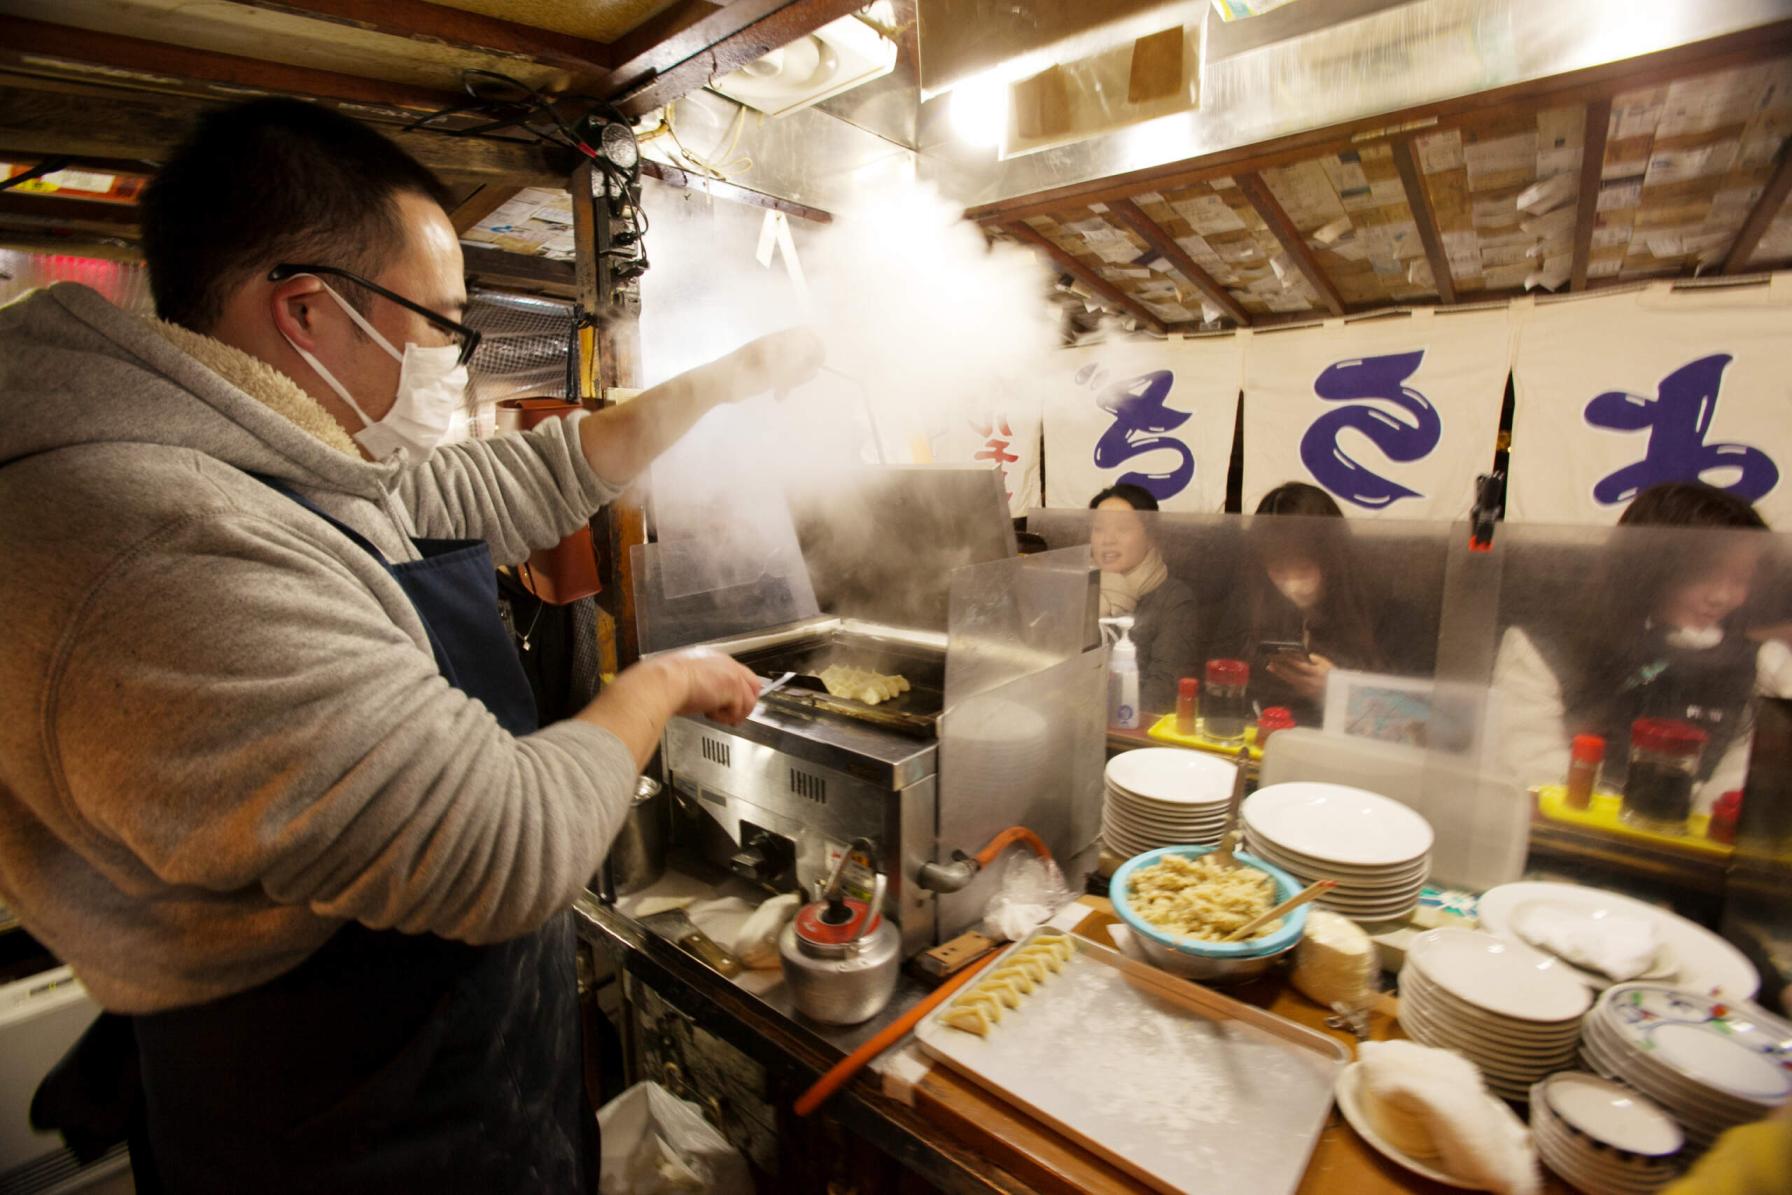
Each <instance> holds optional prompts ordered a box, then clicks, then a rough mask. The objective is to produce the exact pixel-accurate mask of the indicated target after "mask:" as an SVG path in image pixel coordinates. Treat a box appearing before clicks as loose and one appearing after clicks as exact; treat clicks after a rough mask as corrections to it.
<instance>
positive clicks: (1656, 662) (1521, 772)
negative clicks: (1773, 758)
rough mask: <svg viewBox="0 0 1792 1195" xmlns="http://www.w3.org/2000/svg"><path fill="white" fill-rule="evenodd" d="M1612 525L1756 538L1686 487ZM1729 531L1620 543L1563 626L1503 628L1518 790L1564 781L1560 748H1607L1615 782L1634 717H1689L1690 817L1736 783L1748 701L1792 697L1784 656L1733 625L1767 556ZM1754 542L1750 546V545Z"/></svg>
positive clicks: (1509, 755) (1509, 748)
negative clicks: (1597, 743) (1693, 784)
mask: <svg viewBox="0 0 1792 1195" xmlns="http://www.w3.org/2000/svg"><path fill="white" fill-rule="evenodd" d="M1618 525H1619V526H1620V527H1706V528H1711V529H1713V530H1716V531H1720V532H1734V531H1738V530H1743V531H1764V530H1766V528H1767V524H1766V523H1765V522H1764V521H1763V520H1762V519H1761V516H1760V515H1759V514H1757V513H1755V510H1754V508H1753V507H1752V506H1750V505H1749V504H1748V503H1746V502H1744V501H1742V500H1741V499H1740V498H1736V497H1733V496H1731V495H1730V494H1727V493H1725V492H1724V491H1722V490H1719V489H1715V488H1713V487H1711V486H1708V485H1703V484H1699V483H1696V482H1674V483H1670V484H1666V485H1658V486H1653V487H1651V488H1650V489H1647V490H1645V491H1643V492H1642V493H1641V494H1639V495H1638V496H1637V497H1636V499H1635V501H1633V502H1632V503H1631V504H1630V506H1629V507H1628V508H1627V509H1626V510H1625V511H1624V514H1623V516H1622V517H1620V518H1619V520H1618ZM1742 538H1743V537H1738V536H1737V535H1735V534H1718V535H1714V536H1710V537H1699V538H1696V539H1692V540H1690V542H1686V543H1684V544H1682V543H1681V541H1680V540H1679V539H1678V538H1676V539H1675V540H1671V541H1670V540H1668V539H1667V537H1662V539H1661V540H1659V541H1657V540H1653V539H1651V540H1648V541H1645V542H1640V543H1639V542H1637V540H1636V539H1626V540H1620V541H1619V542H1618V543H1616V544H1615V545H1614V547H1613V549H1612V550H1611V551H1609V552H1608V553H1607V556H1606V559H1605V561H1604V562H1603V564H1602V565H1601V567H1600V569H1599V570H1598V572H1597V574H1596V575H1595V577H1594V578H1593V582H1592V584H1591V585H1589V587H1588V589H1587V595H1588V601H1589V602H1590V603H1591V608H1590V609H1587V610H1584V611H1582V612H1580V615H1579V616H1578V617H1577V618H1576V619H1574V620H1573V621H1572V623H1570V624H1567V625H1559V626H1555V627H1550V626H1545V625H1541V624H1539V625H1533V626H1530V627H1525V628H1519V627H1513V628H1511V629H1510V630H1508V631H1507V632H1506V634H1505V636H1504V638H1503V639H1502V641H1501V643H1500V651H1499V657H1498V659H1497V660H1496V661H1495V664H1494V687H1495V689H1496V690H1497V691H1498V692H1499V694H1500V707H1499V708H1500V721H1501V727H1502V734H1501V740H1500V749H1501V752H1502V754H1503V755H1504V757H1505V759H1506V762H1507V764H1508V766H1509V767H1511V768H1512V770H1513V772H1514V773H1515V774H1516V776H1517V777H1518V779H1520V780H1521V781H1522V782H1523V783H1525V784H1526V785H1542V784H1560V783H1562V781H1563V778H1564V777H1565V776H1566V775H1567V771H1568V749H1569V742H1570V740H1571V739H1572V738H1573V737H1574V736H1575V735H1578V734H1595V735H1599V736H1600V737H1601V738H1603V739H1604V740H1605V744H1606V746H1605V773H1604V774H1605V779H1606V780H1607V781H1608V782H1610V783H1612V784H1613V785H1615V786H1618V787H1622V784H1623V779H1624V774H1625V765H1626V763H1627V759H1628V755H1629V750H1630V727H1631V724H1632V723H1633V722H1634V721H1635V720H1636V719H1638V718H1642V717H1664V718H1672V719H1675V720H1679V721H1693V722H1696V724H1697V725H1698V726H1699V728H1700V729H1702V730H1704V731H1705V732H1706V734H1707V735H1709V740H1708V742H1707V743H1706V745H1705V749H1704V754H1703V757H1702V761H1701V765H1700V770H1699V773H1698V782H1699V783H1698V788H1697V791H1696V794H1695V797H1694V804H1693V809H1694V811H1695V812H1699V813H1706V812H1709V811H1710V808H1711V805H1712V802H1714V801H1715V800H1716V799H1717V797H1718V796H1720V795H1722V794H1723V793H1725V792H1727V791H1729V790H1730V789H1735V788H1741V787H1742V780H1743V776H1744V774H1745V772H1746V771H1747V767H1748V742H1749V738H1750V727H1749V716H1750V699H1751V698H1752V697H1753V696H1754V695H1755V694H1756V693H1765V694H1770V695H1772V696H1788V695H1792V650H1789V649H1788V648H1787V647H1786V645H1785V644H1784V643H1781V642H1779V641H1778V640H1769V641H1768V642H1767V643H1766V644H1764V645H1757V644H1756V643H1755V642H1754V641H1753V640H1751V639H1749V638H1748V637H1746V636H1745V635H1744V634H1743V633H1742V631H1741V629H1740V626H1739V625H1738V624H1739V623H1741V621H1742V619H1741V618H1740V617H1739V613H1740V612H1741V611H1742V609H1743V608H1744V606H1745V604H1746V603H1747V602H1748V600H1749V596H1750V593H1751V592H1752V591H1753V590H1754V588H1755V586H1756V582H1757V574H1758V572H1759V569H1760V564H1761V558H1762V556H1763V555H1764V554H1765V552H1766V549H1767V546H1768V545H1767V542H1766V539H1765V537H1762V541H1761V542H1759V543H1754V542H1741V540H1742ZM1746 538H1747V539H1749V540H1752V539H1753V537H1746Z"/></svg>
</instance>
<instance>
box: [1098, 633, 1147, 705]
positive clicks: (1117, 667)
mask: <svg viewBox="0 0 1792 1195" xmlns="http://www.w3.org/2000/svg"><path fill="white" fill-rule="evenodd" d="M1132 623H1133V619H1132V615H1130V614H1122V615H1119V616H1118V617H1115V618H1104V619H1102V620H1101V625H1102V627H1103V628H1104V633H1109V634H1111V636H1112V638H1111V639H1110V642H1111V643H1112V646H1111V647H1110V648H1109V650H1108V725H1109V726H1110V727H1112V728H1113V729H1115V730H1137V729H1138V728H1139V647H1138V644H1136V643H1134V642H1133V641H1132V639H1131V637H1130V636H1131V635H1132Z"/></svg>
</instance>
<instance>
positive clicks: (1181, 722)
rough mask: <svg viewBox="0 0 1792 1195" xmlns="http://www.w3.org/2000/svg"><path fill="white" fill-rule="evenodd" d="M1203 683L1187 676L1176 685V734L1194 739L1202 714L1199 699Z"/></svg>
mask: <svg viewBox="0 0 1792 1195" xmlns="http://www.w3.org/2000/svg"><path fill="white" fill-rule="evenodd" d="M1200 688H1201V682H1200V681H1198V680H1196V679H1195V678H1194V677H1192V676H1185V677H1183V678H1182V679H1181V680H1180V681H1178V682H1177V683H1176V733H1177V734H1180V735H1187V736H1190V737H1192V736H1193V735H1194V733H1195V730H1196V727H1197V722H1196V719H1197V718H1198V717H1199V714H1200V705H1199V702H1198V697H1199V693H1200Z"/></svg>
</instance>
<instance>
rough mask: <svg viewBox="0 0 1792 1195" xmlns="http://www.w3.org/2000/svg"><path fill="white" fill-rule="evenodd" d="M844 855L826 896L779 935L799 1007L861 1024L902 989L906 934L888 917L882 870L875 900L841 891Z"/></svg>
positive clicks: (813, 1015)
mask: <svg viewBox="0 0 1792 1195" xmlns="http://www.w3.org/2000/svg"><path fill="white" fill-rule="evenodd" d="M850 857H851V852H850V851H849V852H847V853H845V854H844V855H842V856H841V860H840V864H839V865H838V866H836V867H835V868H834V874H833V875H832V876H831V877H829V880H828V883H827V885H826V887H825V888H824V889H823V892H822V896H821V899H819V900H816V901H815V902H814V903H812V904H807V905H804V906H803V907H802V908H801V909H800V910H798V911H797V915H796V918H795V919H794V920H793V921H791V922H790V923H789V924H788V925H786V926H785V927H784V932H783V933H782V934H780V935H779V936H778V957H779V961H780V962H781V963H782V964H783V969H784V982H785V983H786V984H788V985H789V987H790V998H791V1000H792V1001H793V1002H794V1003H795V1004H796V1009H797V1011H798V1012H800V1013H802V1014H803V1015H804V1016H806V1017H808V1018H809V1019H810V1020H813V1021H821V1022H822V1023H824V1024H828V1025H856V1024H858V1023H859V1022H860V1021H868V1020H870V1019H871V1018H872V1017H874V1016H876V1015H877V1014H878V1013H880V1012H882V1011H883V1009H884V1006H885V1005H886V1004H888V1003H889V1002H890V997H891V995H892V994H894V992H895V991H896V977H897V972H898V971H899V970H900V969H901V964H902V936H901V935H900V934H898V933H897V932H896V927H895V926H893V925H891V924H890V923H889V922H888V921H886V920H885V919H884V917H883V914H882V913H881V912H879V910H880V909H881V908H882V907H883V899H884V888H885V887H886V885H887V883H888V881H887V880H886V879H885V877H884V875H883V874H882V873H881V872H880V873H879V874H878V876H877V880H876V882H875V883H874V884H873V885H872V892H871V899H870V900H869V901H860V900H853V899H850V898H848V897H845V896H843V895H841V893H840V877H841V873H842V871H843V870H844V868H845V865H846V861H847V859H848V858H850Z"/></svg>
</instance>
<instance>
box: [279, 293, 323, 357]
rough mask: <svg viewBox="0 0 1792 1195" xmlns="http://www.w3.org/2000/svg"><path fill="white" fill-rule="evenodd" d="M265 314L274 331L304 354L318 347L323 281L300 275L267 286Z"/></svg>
mask: <svg viewBox="0 0 1792 1195" xmlns="http://www.w3.org/2000/svg"><path fill="white" fill-rule="evenodd" d="M267 287H268V293H267V302H268V312H269V315H270V316H271V317H272V319H273V321H274V327H275V328H277V329H279V331H280V332H281V333H282V334H284V335H285V337H286V339H288V340H290V341H291V342H292V343H294V344H296V345H298V346H299V347H300V348H302V349H305V350H306V351H312V350H314V349H315V348H316V347H317V338H318V314H319V310H320V304H321V303H324V302H328V296H326V295H325V294H324V284H323V280H322V279H320V278H318V277H316V276H315V275H312V274H299V275H296V276H294V277H292V278H283V279H281V280H280V281H279V282H271V283H268V284H267Z"/></svg>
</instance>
